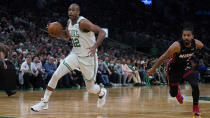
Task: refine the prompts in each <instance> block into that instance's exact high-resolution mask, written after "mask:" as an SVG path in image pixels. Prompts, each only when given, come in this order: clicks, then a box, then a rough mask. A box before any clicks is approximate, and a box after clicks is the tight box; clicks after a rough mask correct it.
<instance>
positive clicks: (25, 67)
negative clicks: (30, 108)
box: [20, 55, 38, 89]
mask: <svg viewBox="0 0 210 118" xmlns="http://www.w3.org/2000/svg"><path fill="white" fill-rule="evenodd" d="M31 62H32V57H31V56H30V55H27V57H26V60H25V62H23V63H22V65H21V69H20V70H21V71H22V73H21V75H22V77H23V79H24V88H25V89H28V88H30V89H33V88H34V87H35V79H36V77H37V76H38V70H37V69H36V67H35V66H33V64H32V63H31Z"/></svg>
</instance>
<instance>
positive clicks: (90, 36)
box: [68, 16, 96, 57]
mask: <svg viewBox="0 0 210 118" xmlns="http://www.w3.org/2000/svg"><path fill="white" fill-rule="evenodd" d="M83 19H85V18H84V17H82V16H80V17H79V18H78V20H77V22H76V24H74V25H72V21H71V19H69V26H68V31H69V35H70V37H71V40H72V44H73V49H72V53H75V54H77V55H78V56H81V57H82V56H88V52H89V51H90V50H89V49H87V48H90V47H92V46H93V45H94V44H95V43H96V38H95V34H94V32H91V31H89V32H84V31H81V30H80V28H79V23H80V21H81V20H83Z"/></svg>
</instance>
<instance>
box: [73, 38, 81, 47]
mask: <svg viewBox="0 0 210 118" xmlns="http://www.w3.org/2000/svg"><path fill="white" fill-rule="evenodd" d="M72 41H73V42H72V43H73V46H74V47H80V43H79V39H78V38H73V40H72Z"/></svg>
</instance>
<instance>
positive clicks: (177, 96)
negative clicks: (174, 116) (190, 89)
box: [176, 88, 184, 104]
mask: <svg viewBox="0 0 210 118" xmlns="http://www.w3.org/2000/svg"><path fill="white" fill-rule="evenodd" d="M176 99H177V101H178V102H179V103H180V104H183V103H184V97H183V96H181V94H180V88H178V94H177V95H176Z"/></svg>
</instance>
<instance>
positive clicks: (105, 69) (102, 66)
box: [98, 60, 111, 86]
mask: <svg viewBox="0 0 210 118" xmlns="http://www.w3.org/2000/svg"><path fill="white" fill-rule="evenodd" d="M98 69H99V73H102V75H101V78H102V83H103V85H104V86H111V84H110V80H109V73H111V72H110V70H109V68H108V66H106V65H105V63H103V60H99V67H98Z"/></svg>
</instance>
